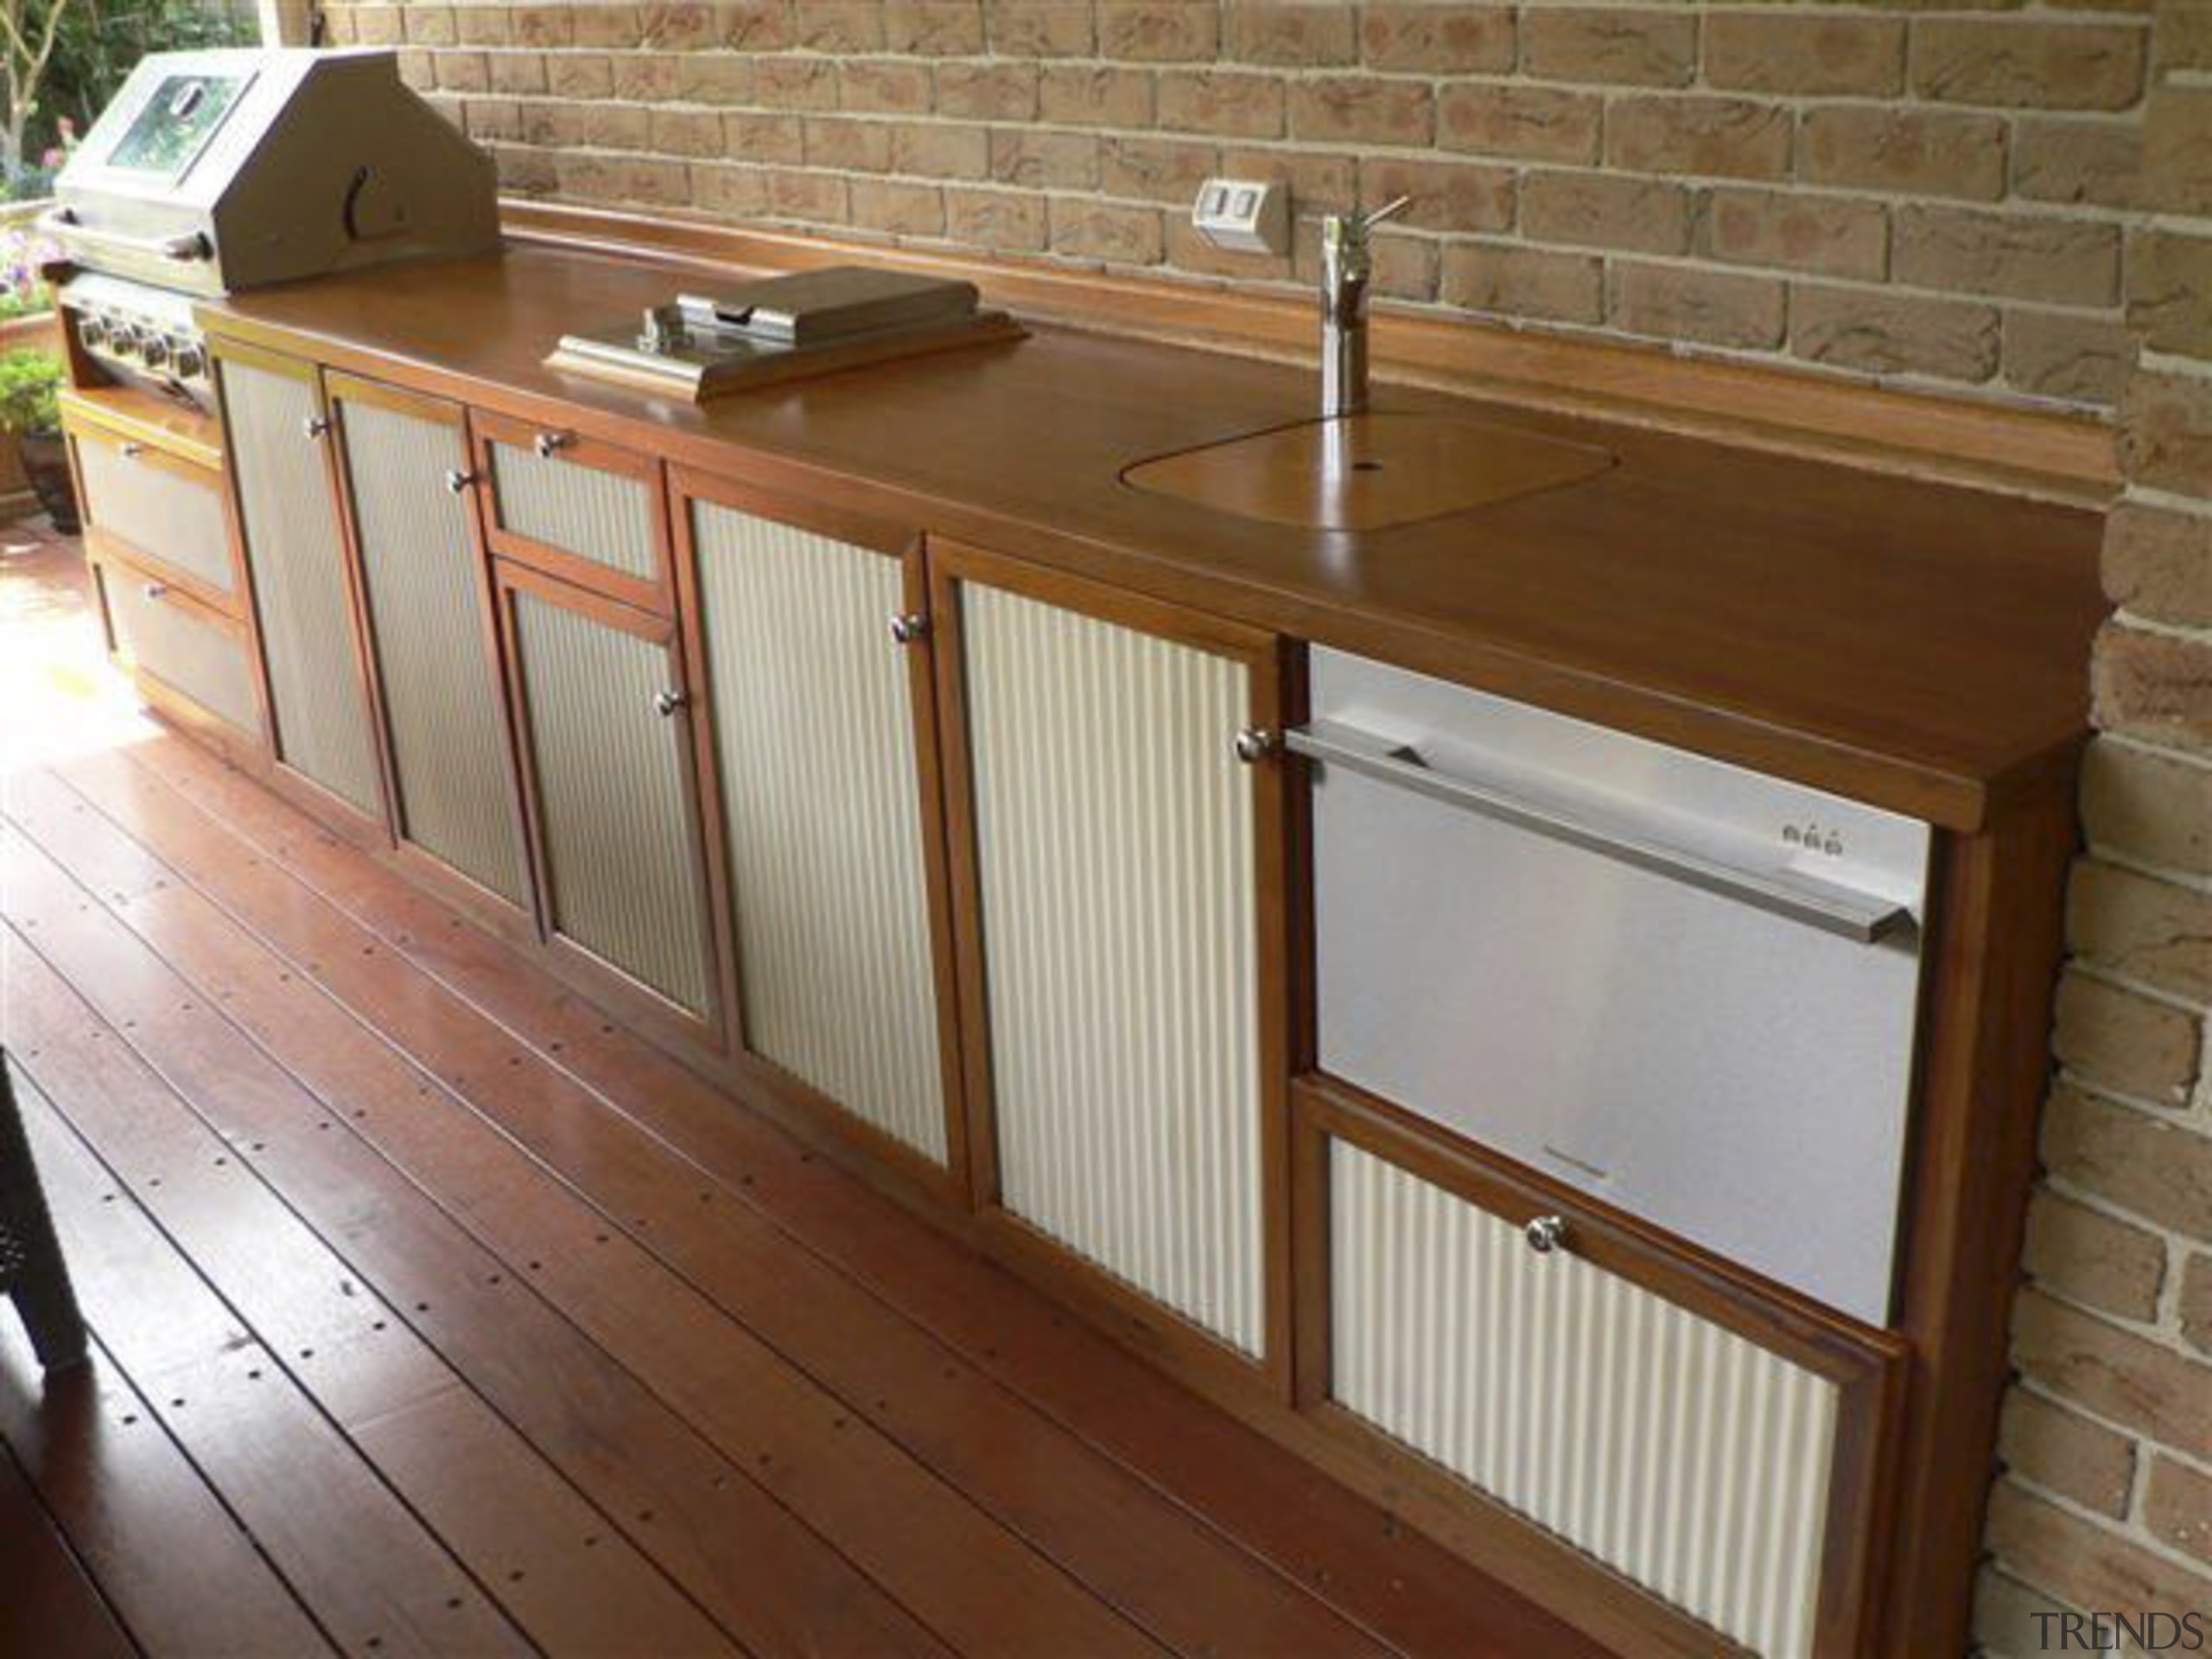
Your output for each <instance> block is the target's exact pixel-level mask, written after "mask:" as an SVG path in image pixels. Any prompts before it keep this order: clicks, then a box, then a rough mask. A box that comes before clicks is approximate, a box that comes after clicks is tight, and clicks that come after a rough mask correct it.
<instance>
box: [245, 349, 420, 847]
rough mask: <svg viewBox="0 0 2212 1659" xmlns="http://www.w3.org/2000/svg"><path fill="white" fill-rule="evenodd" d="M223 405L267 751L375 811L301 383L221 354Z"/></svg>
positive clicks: (342, 563)
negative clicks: (271, 736)
mask: <svg viewBox="0 0 2212 1659" xmlns="http://www.w3.org/2000/svg"><path fill="white" fill-rule="evenodd" d="M222 375H223V404H224V410H225V416H226V433H227V437H228V441H229V444H230V452H231V456H232V465H233V466H234V467H236V469H237V473H238V507H239V512H240V515H241V516H242V517H243V518H244V519H245V543H246V557H247V560H248V563H249V564H250V565H251V569H252V572H253V588H254V601H255V606H256V611H257V616H258V618H259V620H260V624H261V650H262V655H263V656H264V658H266V659H267V661H268V664H269V690H270V702H271V703H272V704H274V705H275V715H276V725H277V730H276V733H275V740H276V745H277V754H278V756H279V757H280V758H282V760H283V762H284V764H285V765H287V766H290V767H291V768H292V769H293V770H294V771H296V772H302V773H303V774H305V775H306V776H308V777H309V778H312V779H315V782H317V783H319V784H321V785H322V786H323V787H324V788H325V789H327V790H329V791H331V792H332V793H333V794H334V795H337V796H339V797H340V798H342V799H345V800H348V801H351V802H352V803H353V804H354V805H355V806H358V807H359V808H360V809H361V810H363V811H364V812H371V813H374V812H378V811H381V810H382V808H381V806H380V804H379V803H378V788H377V772H378V760H377V750H376V743H375V740H374V738H373V736H372V734H371V732H370V729H369V711H368V709H367V708H366V706H365V703H364V702H363V699H362V696H361V688H360V677H359V673H358V671H357V670H356V667H355V664H356V658H355V655H354V644H353V618H352V615H351V614H350V612H351V604H350V601H348V599H347V596H346V558H345V551H344V544H343V543H341V542H340V539H339V533H338V510H337V506H336V505H335V503H334V501H333V499H332V497H331V492H330V474H329V471H328V468H327V466H326V465H325V462H324V459H323V447H322V444H321V442H317V441H315V440H311V439H309V438H308V437H307V436H306V435H304V431H303V429H304V428H305V426H306V424H307V423H308V421H309V420H310V419H312V418H314V417H315V413H316V409H315V389H314V387H313V386H311V385H308V383H307V382H306V381H304V380H297V379H295V378H292V377H291V376H289V375H284V374H276V373H272V372H270V371H269V370H266V369H259V368H256V367H254V366H253V365H251V364H250V363H242V362H237V361H226V362H225V363H224V365H223V368H222Z"/></svg>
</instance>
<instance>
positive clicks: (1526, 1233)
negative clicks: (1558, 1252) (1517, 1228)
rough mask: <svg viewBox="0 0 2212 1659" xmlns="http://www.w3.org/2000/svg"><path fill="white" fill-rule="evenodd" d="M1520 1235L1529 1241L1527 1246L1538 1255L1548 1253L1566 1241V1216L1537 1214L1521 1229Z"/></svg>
mask: <svg viewBox="0 0 2212 1659" xmlns="http://www.w3.org/2000/svg"><path fill="white" fill-rule="evenodd" d="M1521 1236H1522V1237H1523V1238H1525V1239H1527V1240H1528V1241H1529V1249H1532V1250H1534V1251H1535V1253H1536V1254H1537V1255H1550V1254H1551V1253H1552V1252H1553V1251H1554V1250H1555V1249H1559V1248H1560V1245H1562V1244H1564V1243H1567V1218H1566V1217H1563V1216H1538V1217H1535V1219H1534V1220H1532V1221H1530V1222H1529V1224H1528V1225H1527V1226H1526V1227H1523V1228H1522V1230H1521Z"/></svg>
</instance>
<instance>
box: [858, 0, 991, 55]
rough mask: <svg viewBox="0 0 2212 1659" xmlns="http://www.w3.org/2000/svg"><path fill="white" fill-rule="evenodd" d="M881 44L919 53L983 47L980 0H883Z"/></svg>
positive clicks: (951, 52)
mask: <svg viewBox="0 0 2212 1659" xmlns="http://www.w3.org/2000/svg"><path fill="white" fill-rule="evenodd" d="M883 44H884V46H885V48H887V50H889V51H893V52H910V53H912V54H916V55H917V56H920V57H932V58H944V57H964V56H972V55H975V54H979V53H981V52H982V49H983V8H982V4H981V3H980V0H884V3H883Z"/></svg>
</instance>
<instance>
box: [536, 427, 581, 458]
mask: <svg viewBox="0 0 2212 1659" xmlns="http://www.w3.org/2000/svg"><path fill="white" fill-rule="evenodd" d="M575 441H576V435H575V433H573V432H541V433H539V434H538V435H537V437H536V438H534V439H533V440H531V448H533V449H535V450H537V458H538V459H539V460H540V461H550V460H552V459H553V457H554V456H555V455H556V454H558V453H559V452H560V451H562V450H563V449H566V448H569V447H571V446H572V445H573V444H575Z"/></svg>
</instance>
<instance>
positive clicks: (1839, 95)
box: [326, 0, 2204, 409]
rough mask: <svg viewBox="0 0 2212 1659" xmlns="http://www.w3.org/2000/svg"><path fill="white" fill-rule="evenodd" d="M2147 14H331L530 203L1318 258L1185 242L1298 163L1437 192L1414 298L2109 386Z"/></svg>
mask: <svg viewBox="0 0 2212 1659" xmlns="http://www.w3.org/2000/svg"><path fill="white" fill-rule="evenodd" d="M2180 3H2183V4H2189V3H2193V0H2180ZM2147 10H2149V5H2148V3H2147V0H2032V3H2023V0H1989V3H1985V4H1981V5H1975V6H1955V5H1950V4H1947V3H1945V0H1891V3H1874V4H1868V5H1854V6H1842V5H1827V4H1822V5H1819V6H1808V7H1804V8H1790V9H1783V8H1776V7H1772V6H1764V5H1748V6H1741V7H1738V6H1723V5H1713V4H1694V3H1675V0H1663V3H1643V4H1630V5H1603V4H1588V5H1585V4H1561V3H1540V4H1529V5H1521V6H1514V5H1508V4H1499V3H1485V4H1453V3H1445V0H1410V3H1381V0H1370V3H1364V4H1354V3H1350V0H1338V3H1302V0H860V3H844V0H718V3H717V0H649V3H643V4H637V3H619V4H606V3H595V0H594V3H551V4H546V3H520V4H517V3H501V4H474V5H470V4H464V5H450V4H445V3H431V0H407V3H399V4H359V3H353V0H334V3H331V4H329V5H328V6H327V8H326V11H327V17H328V20H329V23H330V29H331V35H332V38H333V39H334V40H335V41H340V42H346V41H363V42H389V43H392V44H397V45H400V46H402V47H404V48H405V52H404V63H405V67H406V72H407V73H408V75H409V77H410V79H412V80H413V81H414V82H415V83H416V85H418V86H422V87H423V88H424V89H425V90H426V91H429V92H432V93H433V95H434V96H435V98H436V99H438V100H439V101H440V102H441V104H442V105H443V106H444V107H445V108H446V109H448V111H449V112H450V113H451V114H452V115H453V116H454V119H455V120H457V121H459V122H460V123H461V124H462V125H463V126H464V128H465V129H466V130H467V131H468V132H470V133H472V134H473V135H474V136H475V137H479V138H480V139H482V140H483V141H484V142H485V143H486V144H488V145H489V146H491V148H492V149H493V151H494V153H495V154H497V155H498V156H499V161H500V163H501V167H502V170H503V172H504V174H505V178H506V181H507V183H508V186H509V188H512V189H514V190H516V191H518V192H521V193H525V194H545V195H550V196H557V197H561V198H564V199H568V200H581V201H590V202H603V203H610V204H612V203H621V204H627V205H632V206H638V207H652V208H661V209H676V210H685V211H690V212H696V213H705V214H709V215H712V216H715V217H718V218H734V219H749V220H761V221H772V222H777V223H781V224H787V225H794V226H811V227H818V228H823V229H831V230H835V231H837V232H844V233H855V232H857V233H861V234H864V235H870V236H881V237H887V238H897V239H900V240H908V241H915V242H921V243H931V244H953V245H963V246H969V247H978V248H986V249H990V250H993V251H998V252H1002V253H1013V254H1018V255H1023V256H1029V257H1039V258H1045V259H1052V260H1061V261H1068V262H1073V263H1077V264H1085V265H1097V266H1106V267H1112V268H1119V269H1128V268H1137V269H1154V268H1156V269H1162V270H1173V271H1179V272H1182V273H1185V274H1188V275H1192V276H1194V277H1221V276H1230V277H1249V278H1252V279H1255V280H1261V281H1288V280H1294V278H1295V277H1297V276H1298V275H1299V274H1300V272H1301V271H1302V270H1305V269H1306V265H1305V264H1299V263H1294V262H1275V261H1270V260H1268V259H1264V258H1252V257H1236V256H1225V255H1222V254H1220V253H1217V252H1215V251H1212V250H1211V249H1208V248H1206V247H1205V245H1202V244H1200V243H1199V242H1198V240H1197V239H1196V238H1194V237H1192V235H1190V234H1189V232H1188V229H1187V226H1185V225H1184V224H1183V222H1182V219H1183V211H1184V209H1185V208H1186V207H1187V205H1188V201H1189V197H1190V194H1191V192H1192V184H1193V182H1194V181H1196V180H1197V179H1198V178H1199V177H1201V176H1203V175H1205V174H1207V173H1209V172H1216V171H1225V170H1230V169H1234V170H1236V171H1238V172H1241V173H1246V174H1257V175H1268V176H1274V175H1281V176H1284V177H1287V178H1289V179H1291V180H1292V181H1293V184H1294V189H1295V190H1296V191H1297V193H1298V197H1299V205H1300V207H1301V208H1302V210H1303V211H1304V212H1305V213H1306V214H1308V215H1311V214H1313V213H1320V212H1325V211H1328V210H1331V209H1336V208H1341V207H1346V206H1349V205H1351V203H1353V202H1355V201H1359V202H1365V203H1368V204H1370V205H1372V204H1375V203H1376V202H1379V201H1381V200H1385V199H1387V197H1388V196H1389V194H1392V193H1393V192H1394V191H1396V190H1408V189H1409V190H1412V191H1414V193H1416V194H1419V195H1420V196H1421V197H1422V198H1423V199H1424V203H1425V206H1424V209H1423V211H1422V212H1421V213H1419V214H1418V215H1417V216H1415V217H1414V218H1412V219H1409V220H1408V221H1407V222H1406V223H1405V224H1404V225H1402V226H1401V227H1399V228H1397V229H1396V230H1394V231H1393V232H1391V234H1390V236H1389V238H1388V240H1389V245H1390V247H1391V249H1392V252H1391V254H1390V256H1389V257H1388V259H1387V261H1386V263H1385V264H1384V277H1383V285H1384V286H1385V287H1386V288H1387V289H1388V290H1389V293H1390V294H1391V296H1393V297H1395V299H1396V300H1398V301H1401V302H1407V303H1412V304H1418V305H1423V306H1430V307H1435V308H1442V309H1450V310H1459V311H1466V312H1472V313H1476V314H1478V315H1485V316H1490V317H1495V318H1502V319H1504V320H1507V321H1513V322H1516V323H1526V324H1529V325H1531V326H1535V327H1546V328H1564V329H1570V330H1574V331H1578V332H1583V331H1588V332H1600V333H1604V334H1612V335H1626V336H1632V337H1635V338H1638V339H1644V340H1658V341H1662V342H1667V343H1669V344H1672V345H1675V346H1680V347H1681V349H1684V350H1688V351H1695V352H1700V353H1719V354H1725V355H1728V356H1733V357H1750V358H1763V359H1773V360H1777V361H1783V362H1790V363H1795V364H1797V365H1804V366H1808V367H1813V368H1815V369H1817V370H1818V371H1820V372H1833V373H1837V374H1843V375H1849V376H1855V377H1868V376H1872V377H1879V378H1891V379H1896V380H1899V381H1902V382H1904V383H1907V384H1925V385H1940V386H1945V387H1960V386H1967V387H1973V388H1975V389H1977V391H1980V392H1981V393H1983V394H1984V395H1989V396H1994V397H2000V398H2003V399H2005V400H2007V401H2011V402H2024V403H2032V404H2044V405H2050V406H2061V407H2069V408H2088V409H2100V408H2106V407H2109V406H2110V405H2111V404H2112V403H2113V399H2114V398H2115V397H2116V396H2117V393H2118V389H2119V383H2120V375H2121V372H2122V370H2123V365H2124V360H2125V350H2124V333H2123V330H2122V327H2121V321H2122V315H2123V312H2122V296H2121V288H2122V283H2123V282H2124V281H2125V276H2124V272H2123V264H2124V259H2125V256H2124V251H2123V249H2122V246H2121V242H2120V230H2119V226H2120V219H2121V214H2122V213H2123V211H2124V209H2125V208H2126V206H2127V201H2126V195H2127V189H2126V178H2127V176H2128V174H2129V172H2130V169H2131V168H2132V164H2133V155H2134V151H2135V149H2136V145H2137V137H2138V132H2139V127H2140V125H2141V115H2142V99H2143V93H2144V88H2145V85H2146V80H2147V65H2148V63H2149V60H2150V41H2149V35H2150V28H2149V18H2148V17H2147V16H2145V15H2144V14H2145V12H2147ZM2176 142H2177V143H2182V142H2183V137H2177V139H2176ZM1447 163H1460V165H1448V164H1447ZM2203 182H2204V177H2203V175H2202V174H2200V175H2199V183H2200V184H2202V183H2203ZM1304 233H1305V234H1306V235H1307V236H1309V237H1310V236H1311V234H1312V229H1311V223H1310V218H1309V220H1308V223H1307V225H1306V230H1305V232H1304Z"/></svg>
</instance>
